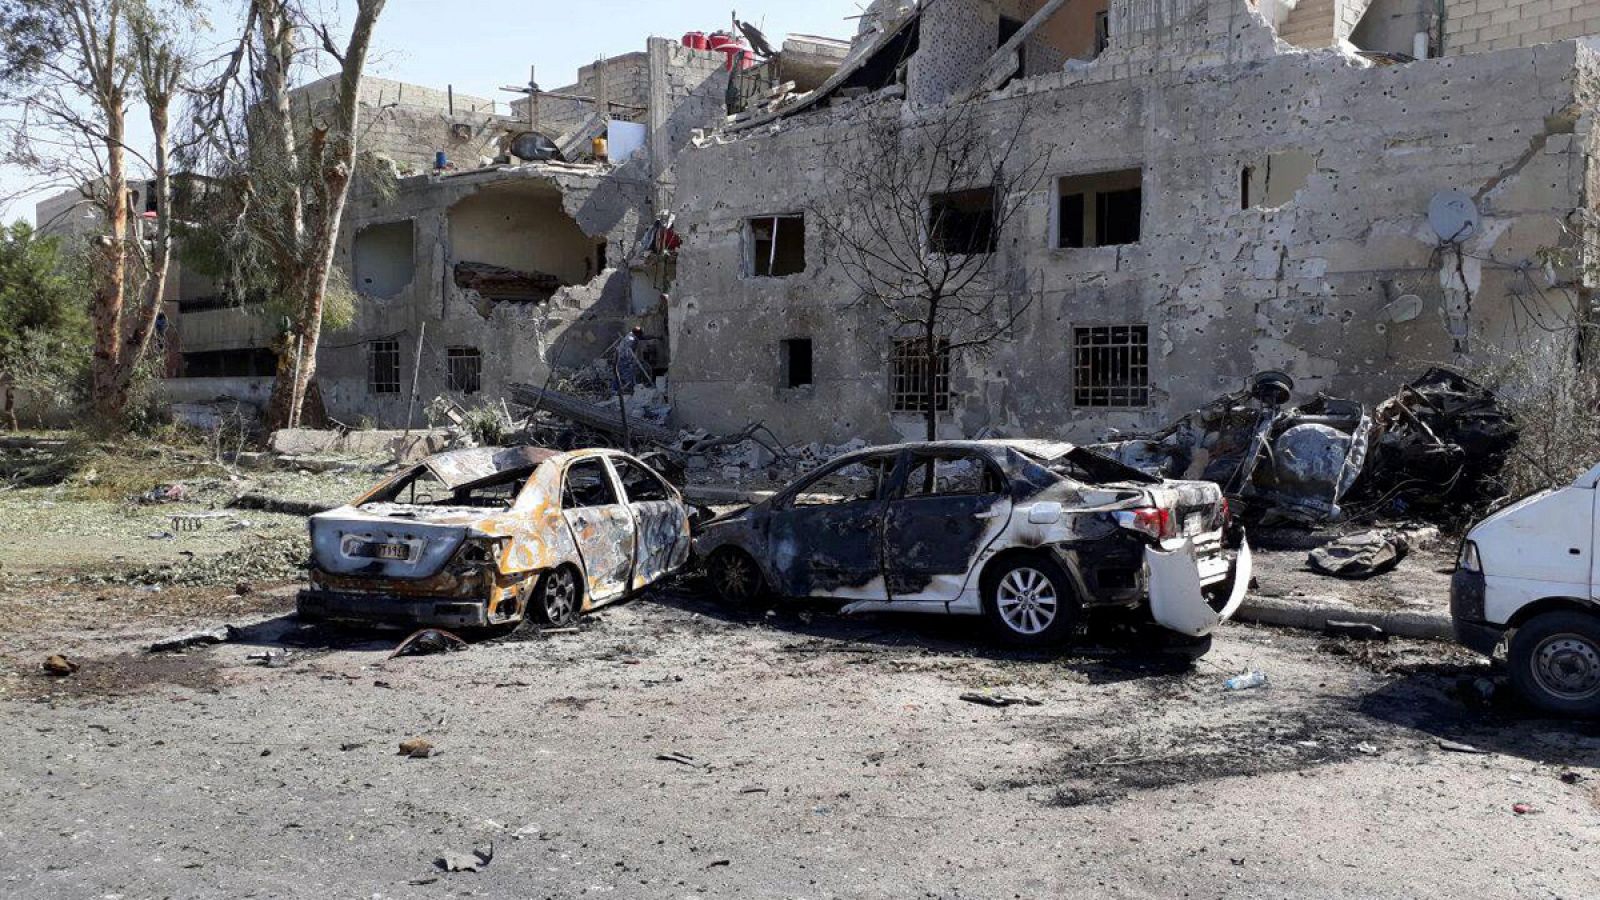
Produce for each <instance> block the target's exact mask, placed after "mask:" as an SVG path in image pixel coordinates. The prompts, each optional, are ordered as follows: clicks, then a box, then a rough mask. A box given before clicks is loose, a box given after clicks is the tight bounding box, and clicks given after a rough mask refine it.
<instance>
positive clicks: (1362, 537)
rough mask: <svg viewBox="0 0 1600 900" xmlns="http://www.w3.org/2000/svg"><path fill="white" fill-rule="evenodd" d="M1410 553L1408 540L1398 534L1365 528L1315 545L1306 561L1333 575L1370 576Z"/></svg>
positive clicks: (1350, 577) (1379, 572) (1316, 569)
mask: <svg viewBox="0 0 1600 900" xmlns="http://www.w3.org/2000/svg"><path fill="white" fill-rule="evenodd" d="M1410 552H1411V545H1410V543H1408V542H1407V541H1406V539H1405V538H1404V537H1403V536H1401V535H1398V534H1395V533H1393V532H1388V531H1367V532H1362V533H1361V534H1352V535H1349V536H1347V537H1342V538H1340V539H1338V540H1336V541H1334V542H1333V543H1331V544H1327V545H1325V546H1322V547H1318V548H1317V549H1315V550H1313V551H1311V553H1310V555H1309V556H1307V557H1306V563H1307V564H1308V565H1310V566H1311V568H1312V569H1313V570H1314V571H1317V572H1320V573H1322V574H1324V575H1332V576H1334V577H1335V578H1349V579H1363V578H1373V577H1376V576H1378V575H1382V574H1384V573H1385V572H1391V571H1393V570H1394V569H1395V567H1396V566H1398V565H1400V562H1401V560H1404V559H1405V558H1406V556H1407V555H1408V554H1410Z"/></svg>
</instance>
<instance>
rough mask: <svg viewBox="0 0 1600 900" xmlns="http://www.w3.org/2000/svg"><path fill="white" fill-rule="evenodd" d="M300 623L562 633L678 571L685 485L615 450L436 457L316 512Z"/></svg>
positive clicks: (682, 556) (684, 544)
mask: <svg viewBox="0 0 1600 900" xmlns="http://www.w3.org/2000/svg"><path fill="white" fill-rule="evenodd" d="M310 530H311V550H312V561H311V574H310V586H309V587H308V588H307V589H306V590H303V591H301V592H300V594H299V597H298V601H297V604H296V606H297V609H298V612H299V615H300V616H301V618H304V619H308V620H312V621H316V620H324V619H332V620H348V621H361V622H375V623H392V624H408V625H432V626H445V627H457V628H469V627H488V626H498V625H511V624H515V623H517V622H520V621H522V620H523V619H524V618H527V617H533V618H536V619H537V620H538V621H541V622H544V623H547V624H551V625H567V624H570V623H572V622H574V621H576V619H577V618H578V616H579V615H581V614H582V613H583V612H585V611H588V610H591V609H594V608H596V607H598V606H601V605H604V604H606V603H611V602H613V601H616V600H619V599H621V598H624V597H626V596H628V595H629V594H630V593H632V592H633V591H636V590H639V589H641V588H643V587H645V586H647V585H650V584H653V583H655V582H657V581H659V580H661V579H662V578H664V577H666V576H667V575H669V574H671V573H672V572H674V571H676V570H677V569H678V568H680V567H681V566H682V565H683V564H684V563H685V562H686V561H687V560H688V557H689V551H690V540H689V514H688V509H687V508H686V507H685V505H684V503H683V498H682V497H681V496H680V495H679V493H678V492H677V490H676V489H675V488H673V487H672V486H671V485H669V484H667V482H666V481H665V480H664V479H662V478H661V477H660V476H659V475H657V474H656V473H655V472H654V471H652V470H651V469H650V468H649V467H648V466H646V465H645V464H644V463H642V462H640V461H639V460H638V459H635V458H634V457H632V456H629V455H627V454H625V453H621V452H619V451H615V450H599V449H596V450H576V451H571V452H566V453H562V452H557V451H552V450H544V449H539V448H534V447H511V448H494V447H479V448H471V449H464V450H453V451H450V452H447V453H441V454H438V455H435V456H430V457H428V458H426V459H424V460H422V461H421V462H419V463H417V464H416V465H413V466H410V467H408V468H406V469H403V470H402V471H400V472H399V473H397V474H395V475H394V476H392V477H391V478H389V479H388V480H386V481H384V482H383V483H382V484H380V485H378V486H377V487H376V488H374V489H373V490H372V491H370V492H369V493H367V494H366V495H365V496H363V497H361V498H360V499H358V500H356V501H355V502H354V503H352V504H350V505H348V506H343V507H340V508H338V509H334V510H330V511H328V512H324V513H321V514H318V515H316V516H313V517H312V518H311V521H310Z"/></svg>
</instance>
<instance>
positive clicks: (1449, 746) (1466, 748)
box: [1439, 738, 1489, 756]
mask: <svg viewBox="0 0 1600 900" xmlns="http://www.w3.org/2000/svg"><path fill="white" fill-rule="evenodd" d="M1439 749H1440V750H1444V751H1446V752H1449V753H1471V754H1474V755H1477V756H1487V755H1488V754H1489V751H1487V750H1483V749H1480V748H1478V747H1474V746H1472V745H1471V744H1463V743H1461V742H1459V741H1452V740H1447V739H1445V738H1440V739H1439Z"/></svg>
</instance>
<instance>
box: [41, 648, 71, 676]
mask: <svg viewBox="0 0 1600 900" xmlns="http://www.w3.org/2000/svg"><path fill="white" fill-rule="evenodd" d="M39 668H41V669H43V670H44V673H45V674H46V675H54V676H56V677H58V678H63V677H66V676H68V675H71V674H72V673H74V672H76V671H78V669H80V668H82V667H81V666H79V665H78V664H77V663H75V662H73V661H72V660H70V659H67V658H66V657H65V656H62V655H61V654H59V653H54V654H51V655H50V657H49V658H48V659H46V660H45V661H44V662H43V663H40V664H39Z"/></svg>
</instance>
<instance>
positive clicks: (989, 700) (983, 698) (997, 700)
mask: <svg viewBox="0 0 1600 900" xmlns="http://www.w3.org/2000/svg"><path fill="white" fill-rule="evenodd" d="M961 699H962V700H965V701H966V702H968V703H976V704H978V705H979V706H995V707H1005V706H1043V705H1044V701H1043V700H1036V699H1034V698H1033V697H1023V696H1019V695H1015V694H993V693H979V692H977V691H973V692H969V693H966V694H962V695H961Z"/></svg>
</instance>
